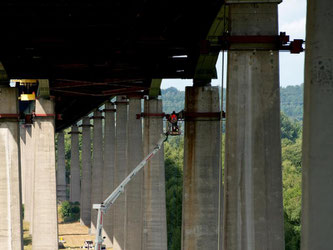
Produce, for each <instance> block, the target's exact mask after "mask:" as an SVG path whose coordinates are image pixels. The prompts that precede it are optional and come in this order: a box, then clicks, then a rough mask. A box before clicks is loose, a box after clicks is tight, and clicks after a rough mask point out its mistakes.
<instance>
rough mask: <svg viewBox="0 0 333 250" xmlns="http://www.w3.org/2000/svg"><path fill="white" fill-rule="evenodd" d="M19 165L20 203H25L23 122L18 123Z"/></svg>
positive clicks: (24, 131)
mask: <svg viewBox="0 0 333 250" xmlns="http://www.w3.org/2000/svg"><path fill="white" fill-rule="evenodd" d="M19 128H20V166H21V194H22V204H25V194H26V185H25V183H26V179H27V178H26V164H25V163H26V160H25V157H26V154H27V150H26V145H25V138H26V129H25V126H24V124H20V126H19Z"/></svg>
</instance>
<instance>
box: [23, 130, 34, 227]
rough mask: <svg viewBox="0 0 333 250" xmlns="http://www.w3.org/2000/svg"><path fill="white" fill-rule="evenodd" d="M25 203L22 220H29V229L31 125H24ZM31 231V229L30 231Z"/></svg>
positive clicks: (31, 162)
mask: <svg viewBox="0 0 333 250" xmlns="http://www.w3.org/2000/svg"><path fill="white" fill-rule="evenodd" d="M25 131H26V135H25V148H26V154H25V164H26V165H25V166H26V168H25V169H26V173H25V186H26V188H25V204H24V220H26V221H28V222H30V224H29V225H30V229H31V225H32V223H31V222H32V196H33V189H32V188H33V181H32V177H33V170H34V164H35V162H34V158H35V157H34V156H35V154H34V144H33V138H32V125H25ZM30 232H31V231H30Z"/></svg>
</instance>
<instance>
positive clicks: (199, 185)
mask: <svg viewBox="0 0 333 250" xmlns="http://www.w3.org/2000/svg"><path fill="white" fill-rule="evenodd" d="M280 2H281V0H206V1H187V0H178V1H175V0H171V1H158V0H154V1H153V0H144V1H104V0H101V1H90V0H86V1H76V0H71V1H64V0H61V1H54V0H49V1H37V0H31V1H23V0H15V1H8V0H3V1H1V2H0V20H1V23H2V32H1V34H2V36H1V39H0V87H1V88H0V103H1V105H0V159H1V161H0V242H1V246H2V247H3V248H4V249H13V250H16V249H23V241H22V220H23V218H22V213H21V210H22V208H21V204H22V203H23V204H24V208H25V211H24V212H25V213H24V219H25V220H27V221H29V222H30V229H29V230H30V232H31V234H32V245H33V249H34V250H54V249H58V223H57V202H58V201H63V200H65V199H66V180H65V149H64V132H63V130H64V129H66V128H68V127H71V132H70V136H71V179H70V198H69V199H70V201H72V202H80V208H81V214H80V221H81V223H82V224H83V225H86V226H87V227H89V228H90V233H91V234H95V229H96V224H95V223H96V219H97V217H96V216H97V214H96V211H94V210H92V204H95V203H100V202H101V201H102V200H104V199H105V198H106V196H107V195H108V194H110V193H111V192H112V190H113V189H114V188H115V187H116V186H117V185H118V184H119V183H120V182H121V181H122V180H123V179H124V178H125V177H126V175H127V174H128V173H129V172H130V171H131V170H132V169H133V168H134V167H135V166H136V164H137V163H139V162H140V161H141V160H142V158H143V157H144V156H145V155H147V153H148V152H149V151H150V150H151V149H152V148H153V147H154V145H155V143H156V142H157V141H158V139H159V137H160V134H161V133H162V132H163V117H164V114H163V112H162V105H163V103H162V102H163V100H162V99H161V98H160V85H161V80H162V79H165V78H171V79H172V78H187V79H193V86H192V87H187V88H186V96H185V112H184V114H185V117H184V119H185V128H184V130H185V135H184V169H183V171H184V177H183V178H184V187H183V211H182V250H193V249H194V250H196V249H198V250H199V249H209V250H218V249H219V250H221V249H224V250H240V249H241V250H244V249H245V250H261V249H262V250H264V249H265V250H266V249H268V250H281V249H284V248H285V246H284V224H283V202H282V176H281V141H280V103H279V100H280V96H279V51H280V50H289V51H290V52H291V53H299V52H301V51H302V50H303V48H302V43H303V41H300V40H295V41H289V39H288V36H286V35H285V34H279V33H278V4H279V3H280ZM307 3H308V13H307V39H306V40H307V41H306V51H305V56H306V63H305V72H306V73H305V85H304V91H305V92H304V93H305V95H304V96H305V98H304V103H305V105H304V126H303V170H302V171H303V190H302V240H301V249H302V250H314V249H316V250H327V249H331V248H332V246H333V238H332V233H333V219H332V217H331V212H332V211H333V198H332V197H333V196H332V195H331V192H330V191H331V190H333V184H332V178H333V168H332V162H333V155H332V153H331V149H332V146H333V132H332V129H331V128H332V126H333V124H332V123H333V122H332V121H333V120H332V117H333V110H332V106H333V76H332V58H333V50H332V45H331V40H330V38H332V37H333V31H332V29H331V28H330V27H331V23H332V22H333V15H332V14H333V5H332V3H331V2H330V1H329V0H307ZM223 50H226V51H228V66H227V68H228V76H227V100H226V102H227V109H226V141H225V143H226V144H225V155H224V157H223V158H224V161H225V162H224V163H225V164H224V180H223V179H222V164H221V134H222V131H221V119H222V114H223V110H221V107H220V93H219V89H218V88H217V87H212V86H211V84H210V82H211V80H212V79H214V78H216V69H215V64H216V61H217V57H218V54H219V53H220V52H221V51H223ZM114 98H115V100H116V101H113V102H111V99H114ZM142 99H144V101H143V102H142ZM142 103H143V105H142ZM142 109H143V110H144V112H143V113H142ZM92 112H93V116H89V114H90V113H92ZM138 114H140V115H139V116H138ZM78 125H79V126H80V127H79V126H78ZM80 133H82V147H81V155H82V159H81V160H82V167H81V170H80V158H79V155H80V147H79V137H80V135H79V134H80ZM55 138H56V139H57V140H56V143H55ZM55 145H57V156H56V154H55ZM91 145H92V147H93V150H91ZM91 152H92V154H91ZM56 158H57V159H56ZM56 162H57V164H56ZM56 165H57V166H56ZM80 171H81V173H80ZM104 222H105V224H104V232H103V234H104V235H105V237H106V238H105V243H106V245H107V246H108V247H113V249H115V250H124V249H126V250H137V249H139V250H140V249H141V250H166V249H167V228H166V207H165V181H164V156H163V152H159V153H158V155H157V156H156V157H155V158H153V159H152V160H151V161H150V162H149V164H148V166H147V167H146V168H145V169H144V171H143V172H141V173H140V174H138V176H136V178H135V179H134V181H133V182H131V183H130V184H129V186H128V188H127V189H126V193H125V194H124V195H123V196H121V197H119V199H118V200H117V202H116V203H115V206H114V207H113V208H112V210H111V212H110V213H109V214H107V215H106V216H105V218H104Z"/></svg>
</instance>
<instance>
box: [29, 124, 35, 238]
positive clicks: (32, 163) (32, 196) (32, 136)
mask: <svg viewBox="0 0 333 250" xmlns="http://www.w3.org/2000/svg"><path fill="white" fill-rule="evenodd" d="M36 127H37V126H36V124H35V123H34V124H32V125H31V126H30V131H29V132H30V144H29V141H28V145H30V148H31V150H30V154H29V156H30V157H29V158H28V163H29V166H30V167H29V168H30V175H31V178H30V180H31V181H30V184H29V190H30V203H29V204H30V208H29V210H30V216H29V218H30V220H29V222H30V225H29V233H30V234H31V235H32V233H33V226H34V225H33V220H34V199H35V192H34V189H35V158H36V152H35V144H36V142H35V141H36V138H35V137H36V135H35V134H36Z"/></svg>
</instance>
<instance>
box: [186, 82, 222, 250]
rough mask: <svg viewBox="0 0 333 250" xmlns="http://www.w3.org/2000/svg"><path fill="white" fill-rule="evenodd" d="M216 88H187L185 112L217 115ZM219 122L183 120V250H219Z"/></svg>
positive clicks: (216, 119) (218, 109)
mask: <svg viewBox="0 0 333 250" xmlns="http://www.w3.org/2000/svg"><path fill="white" fill-rule="evenodd" d="M219 107H220V105H219V90H218V88H217V87H210V86H206V87H186V96H185V111H186V112H189V113H207V112H219V111H220V108H219ZM220 159H221V131H220V121H219V119H218V118H216V117H208V118H204V117H196V118H191V119H188V120H186V122H185V138H184V184H183V220H182V224H183V225H182V249H183V250H190V249H191V250H199V249H203V248H205V249H211V250H217V249H218V226H219V220H218V219H219V167H220Z"/></svg>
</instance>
